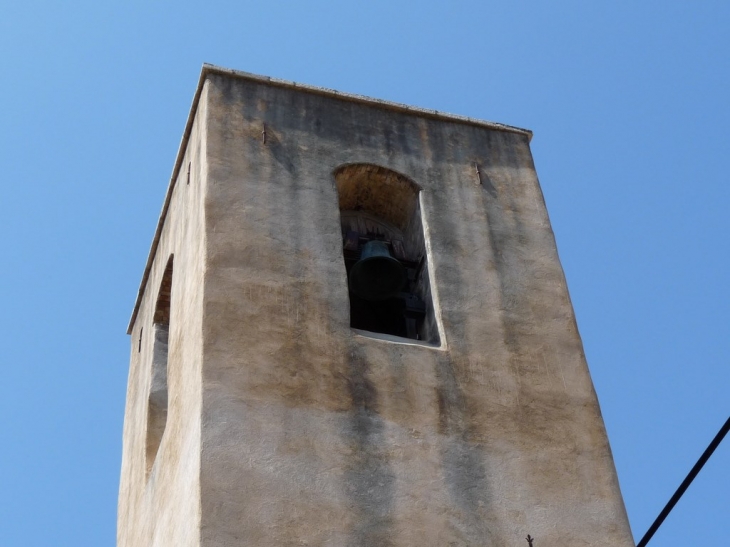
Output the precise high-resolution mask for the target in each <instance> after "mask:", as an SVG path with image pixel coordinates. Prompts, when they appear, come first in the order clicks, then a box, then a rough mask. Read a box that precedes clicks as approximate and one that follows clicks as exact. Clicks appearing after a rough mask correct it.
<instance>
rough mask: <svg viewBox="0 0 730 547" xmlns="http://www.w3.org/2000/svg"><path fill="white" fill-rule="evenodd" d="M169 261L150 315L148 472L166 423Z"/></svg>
mask: <svg viewBox="0 0 730 547" xmlns="http://www.w3.org/2000/svg"><path fill="white" fill-rule="evenodd" d="M172 261H173V257H172V256H170V259H169V260H168V261H167V266H166V267H165V272H164V274H163V275H162V282H161V283H160V290H159V291H158V293H157V304H156V305H155V315H154V318H153V326H154V329H153V337H154V339H153V349H152V379H151V382H150V394H149V402H148V406H147V446H146V455H147V474H148V475H149V472H150V471H151V470H152V466H153V464H154V463H155V458H156V457H157V452H158V450H159V448H160V443H161V442H162V435H163V433H164V432H165V426H166V425H167V355H168V340H169V336H170V297H171V294H172Z"/></svg>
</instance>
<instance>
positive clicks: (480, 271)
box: [122, 74, 633, 547]
mask: <svg viewBox="0 0 730 547" xmlns="http://www.w3.org/2000/svg"><path fill="white" fill-rule="evenodd" d="M206 85H207V87H206V89H207V92H208V95H207V98H208V103H207V104H208V111H207V115H208V123H207V128H208V131H209V132H208V134H207V143H206V144H207V148H206V150H207V161H208V170H207V176H208V181H207V186H206V187H207V192H206V194H205V238H204V239H205V241H206V242H207V245H206V246H205V248H199V247H197V246H199V245H200V244H199V240H201V239H203V238H202V234H199V233H198V232H197V231H195V230H193V229H192V228H191V229H189V232H188V233H183V234H179V235H176V236H175V237H176V239H175V243H176V244H179V245H181V244H182V241H185V242H186V243H185V245H192V246H194V247H196V253H197V252H203V251H204V252H205V256H206V266H205V296H204V306H203V324H202V332H203V343H204V348H203V370H202V374H203V386H202V390H203V403H202V453H201V462H200V464H201V470H200V488H201V492H200V495H201V498H200V499H201V512H202V520H201V526H202V531H201V538H202V540H201V544H202V545H203V546H205V547H213V546H215V547H223V546H226V547H228V546H239V545H251V546H257V547H261V546H269V545H270V546H277V547H278V546H293V545H313V546H314V545H317V546H319V545H321V546H331V547H343V546H353V547H354V546H369V547H370V546H372V547H375V546H378V547H388V546H394V547H395V546H399V547H400V546H421V547H422V546H434V547H436V546H439V547H441V546H477V545H479V546H481V545H490V546H508V545H523V544H525V543H524V542H525V540H524V537H525V536H526V535H527V533H529V534H531V535H532V536H534V537H536V538H538V539H537V541H536V545H538V546H539V547H558V546H559V547H574V546H575V547H577V546H586V545H591V546H609V545H610V546H630V545H632V544H633V543H632V539H631V534H630V530H629V526H628V521H627V518H626V515H625V511H624V507H623V503H622V500H621V495H620V492H619V489H618V483H617V480H616V475H615V470H614V466H613V462H612V458H611V453H610V449H609V446H608V442H607V438H606V433H605V430H604V426H603V422H602V419H601V416H600V411H599V407H598V404H597V401H596V397H595V393H594V390H593V387H592V383H591V380H590V377H589V373H588V369H587V366H586V362H585V358H584V355H583V350H582V345H581V341H580V337H579V334H578V331H577V328H576V324H575V318H574V314H573V311H572V306H571V303H570V299H569V296H568V291H567V288H566V284H565V278H564V275H563V272H562V269H561V266H560V263H559V260H558V256H557V251H556V247H555V242H554V238H553V234H552V231H551V229H550V224H549V220H548V217H547V213H546V210H545V205H544V201H543V198H542V195H541V192H540V188H539V185H538V181H537V177H536V174H535V169H534V166H533V163H532V158H531V154H530V150H529V143H528V138H527V136H526V135H524V134H519V133H516V132H509V131H499V130H495V129H489V128H485V127H480V126H476V125H470V124H467V123H458V122H454V121H451V122H450V121H445V120H438V119H434V118H427V117H419V116H416V115H414V114H410V113H406V112H401V111H396V110H389V109H386V108H382V107H376V106H372V105H366V104H362V103H357V102H353V101H348V100H343V99H341V98H335V97H331V96H326V95H321V94H316V93H311V92H305V91H300V90H296V89H292V88H287V87H282V86H269V85H265V84H262V83H259V82H255V81H252V80H247V79H239V78H234V77H230V76H224V75H220V74H210V75H208V83H207V84H206ZM264 124H265V129H266V142H265V143H264V142H262V141H263V139H262V130H263V128H264ZM355 162H362V163H373V164H377V165H381V166H383V167H386V168H388V169H393V170H395V171H398V172H400V173H403V174H404V175H406V176H407V177H409V178H411V179H412V180H414V181H415V182H416V183H417V184H419V185H420V186H421V187H422V188H423V191H422V193H421V207H422V214H423V220H424V225H425V231H426V235H427V238H428V242H427V245H428V248H429V252H430V256H429V260H430V272H431V282H432V286H433V295H434V299H435V304H436V306H437V309H438V315H439V317H440V321H441V347H440V348H432V347H425V346H422V345H418V344H408V343H393V342H388V341H384V340H378V339H374V338H368V337H365V336H361V335H359V334H357V333H354V332H353V331H352V330H351V329H350V328H349V326H348V325H349V312H348V305H349V304H348V295H347V280H346V275H345V267H344V263H343V259H342V250H341V245H342V243H341V234H340V223H339V217H338V196H337V192H336V189H335V184H334V178H333V176H332V172H333V170H334V169H335V168H337V167H338V166H340V165H342V164H345V163H355ZM474 162H478V164H479V166H480V170H481V176H482V181H483V184H481V185H480V184H478V183H477V180H476V173H475V167H474ZM176 191H180V185H178V189H177V190H176ZM196 230H197V225H196ZM171 233H172V231H171ZM172 247H173V245H172V242H170V243H169V244H168V248H169V249H172ZM183 249H184V247H181V248H180V251H179V252H185V251H183ZM188 252H189V251H188ZM162 255H163V257H164V256H166V255H165V252H163V253H162ZM176 256H177V255H176ZM163 267H164V260H163ZM158 268H159V267H158ZM195 271H196V272H198V271H199V270H197V269H196V270H195ZM159 273H160V272H159V271H158V272H156V274H159ZM175 275H178V271H177V258H176V272H175ZM196 275H199V274H196ZM178 279H179V278H178ZM179 282H181V281H178V280H177V279H176V280H175V283H179ZM150 286H155V284H154V282H151V283H150ZM185 290H193V289H192V288H191V287H186V289H185ZM180 292H181V291H177V292H176V291H175V287H173V299H177V298H180ZM176 294H177V296H175V295H176ZM191 296H192V295H191ZM186 298H188V295H186ZM198 299H199V293H197V292H195V291H194V297H193V298H192V300H193V301H194V302H196V303H197V302H198V301H199V300H198ZM176 302H177V300H176ZM150 305H151V303H150V301H149V300H146V301H145V306H144V310H145V311H144V312H143V313H142V314H141V315H142V316H144V317H145V318H148V317H149V313H150V312H149V310H150ZM189 306H190V307H189V308H188V309H186V311H185V313H186V315H185V320H186V321H191V322H193V323H195V324H196V327H195V328H200V323H199V317H197V316H196V315H195V313H199V311H200V310H199V308H198V307H197V304H193V303H191V304H189ZM174 309H175V308H173V310H174ZM177 309H178V310H180V309H181V308H180V307H179V305H178V308H177ZM173 313H176V312H174V311H173ZM145 321H147V319H145ZM196 322H197V323H196ZM186 328H188V327H186ZM190 328H192V327H190ZM178 336H180V334H178ZM135 340H136V338H135V336H133V343H135ZM171 340H173V339H172V338H171ZM196 350H197V348H196ZM187 359H189V360H193V359H194V356H189V357H187ZM187 366H188V367H189V374H190V376H189V377H188V376H187V374H188V372H187V371H186V380H185V382H189V385H191V386H192V385H193V384H194V383H195V378H194V377H193V375H194V374H196V368H195V365H193V364H192V362H191V363H189V364H188V365H187ZM139 368H140V366H139V365H135V364H134V362H133V372H132V376H131V377H130V386H133V385H137V384H138V383H139V384H140V385H142V384H144V382H145V380H144V378H143V377H142V376H143V374H142V373H141V372H135V370H138V369H139ZM137 375H139V376H140V378H139V379H138V378H137ZM180 381H181V378H180V377H178V380H177V382H180ZM130 389H131V388H130ZM189 401H190V403H191V408H189V409H187V408H186V409H185V410H184V412H183V410H182V405H181V404H180V398H178V403H177V406H176V407H175V408H177V410H176V411H175V413H176V415H177V417H176V422H175V427H176V429H175V431H176V432H178V431H180V432H181V431H185V430H184V429H183V428H182V425H183V424H182V419H183V416H184V417H186V418H185V419H189V420H194V419H195V418H194V413H195V412H196V411H197V409H198V408H199V406H198V405H199V401H198V400H197V399H196V398H195V396H194V395H193V394H192V393H191V394H190V395H189ZM186 404H187V402H186ZM132 418H134V417H132ZM168 427H169V425H168ZM163 445H164V441H163ZM192 445H193V440H192V439H189V440H187V441H185V443H184V446H186V447H192ZM164 449H165V447H164V446H163V450H164ZM167 450H168V454H169V447H168V448H167ZM165 456H166V457H173V456H172V455H167V454H166V455H165ZM177 457H180V455H179V454H178V455H177ZM125 461H126V460H125ZM125 465H126V466H127V467H129V468H130V469H132V468H133V466H132V465H131V464H130V463H129V462H126V463H125ZM176 469H181V467H180V466H179V467H177V468H176ZM185 469H186V470H187V469H189V470H191V472H192V470H193V469H194V465H192V464H191V465H188V466H186V467H185ZM170 478H171V479H172V477H170ZM178 478H179V476H178ZM122 499H126V497H125V495H124V494H123V496H122ZM191 499H192V498H191ZM147 502H148V500H147V498H144V499H142V500H138V499H135V500H130V501H126V502H125V503H126V505H127V506H130V507H134V508H135V509H138V508H140V509H139V511H141V508H143V507H144V508H145V509H146V508H148V507H149V506H148V505H144V504H145V503H147ZM178 517H179V515H174V518H175V519H176V522H181V521H182V520H184V519H178ZM170 518H173V515H170ZM166 525H167V523H166ZM191 526H192V525H191V524H190V523H189V522H188V523H186V524H185V527H186V530H190V529H191ZM170 529H172V526H171V527H170ZM128 544H129V545H133V544H135V543H133V542H129V543H128ZM142 544H145V545H146V543H144V542H143V543H136V545H142ZM173 544H174V545H182V544H187V543H177V542H172V543H168V545H173Z"/></svg>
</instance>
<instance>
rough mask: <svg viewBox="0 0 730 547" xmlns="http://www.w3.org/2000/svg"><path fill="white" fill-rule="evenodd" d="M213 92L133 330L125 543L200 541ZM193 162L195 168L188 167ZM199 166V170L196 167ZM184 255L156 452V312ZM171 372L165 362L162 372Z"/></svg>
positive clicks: (122, 514) (178, 173) (195, 122)
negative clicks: (168, 275)
mask: <svg viewBox="0 0 730 547" xmlns="http://www.w3.org/2000/svg"><path fill="white" fill-rule="evenodd" d="M206 105H207V98H206V91H205V90H204V89H203V90H202V94H201V95H200V99H199V102H198V108H197V111H196V113H195V116H194V118H191V126H190V130H189V134H188V138H186V139H184V141H183V146H182V147H181V150H180V157H179V160H180V165H181V167H180V168H176V169H175V173H174V178H173V181H172V183H171V185H170V190H169V192H168V196H167V199H166V201H165V205H164V207H163V212H162V215H161V219H160V225H159V227H158V237H156V239H155V241H154V242H153V249H152V252H151V254H150V259H149V262H148V268H147V269H146V271H145V276H144V280H143V285H142V290H141V293H140V296H139V299H138V302H137V306H136V307H135V313H134V316H133V318H132V322H131V324H130V328H129V334H130V335H131V361H130V370H129V381H128V388H127V407H126V411H125V416H124V439H123V454H122V472H121V481H120V491H119V509H118V525H117V545H118V546H119V547H143V546H144V547H147V546H151V547H172V546H174V547H198V546H199V545H200V520H201V519H200V480H199V477H200V445H201V443H200V438H201V429H200V428H201V413H202V381H201V379H202V362H203V359H202V357H203V337H202V333H203V289H204V286H205V285H204V265H205V255H206V251H205V215H204V196H205V192H206V188H205V185H206V181H207V180H208V175H207V164H206V161H207V154H206V150H205V147H206V127H205V124H206V119H207V114H206ZM188 166H189V167H190V169H189V170H188ZM188 173H189V175H188ZM171 256H174V260H173V261H172V263H173V269H172V286H171V287H170V288H169V293H170V303H169V310H170V316H169V318H165V321H167V322H168V323H169V338H168V344H167V346H166V347H165V348H163V350H164V351H166V352H167V365H168V366H167V374H166V382H165V383H166V385H167V418H166V423H165V427H164V433H163V434H162V438H161V441H160V442H159V448H158V449H157V451H156V456H155V457H153V458H151V459H150V460H149V461H148V460H147V457H146V456H147V445H148V444H149V441H150V439H149V431H148V429H149V426H148V414H149V406H150V405H149V403H148V401H149V396H150V392H151V389H154V384H155V382H156V381H157V380H159V379H157V378H156V379H154V380H153V378H152V376H153V373H152V371H153V358H155V357H159V355H157V356H156V355H155V354H156V353H157V354H159V352H160V348H159V347H155V334H156V333H157V331H156V330H155V329H156V325H155V321H156V319H155V310H156V307H157V302H158V299H159V296H160V293H161V292H165V288H164V282H163V278H164V275H165V269H166V266H167V264H168V262H169V259H170V257H171ZM162 372H164V368H163V370H162Z"/></svg>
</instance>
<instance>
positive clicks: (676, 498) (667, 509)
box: [636, 418, 730, 547]
mask: <svg viewBox="0 0 730 547" xmlns="http://www.w3.org/2000/svg"><path fill="white" fill-rule="evenodd" d="M728 430H730V418H728V419H727V421H726V422H725V425H723V426H722V427H721V428H720V431H718V432H717V435H715V438H714V439H712V442H711V443H710V445H709V446H708V447H707V449H705V451H704V452H703V453H702V456H700V459H699V460H697V463H696V464H695V465H694V467H693V468H692V470H691V471H690V472H689V474H688V475H687V476H686V477H685V479H684V480H683V481H682V484H680V485H679V488H677V491H676V492H675V493H674V495H673V496H672V498H671V499H670V500H669V501H668V502H667V504H666V505H665V506H664V509H662V512H661V513H659V516H658V517H657V518H656V520H655V521H654V524H652V525H651V526H650V527H649V529H648V530H647V531H646V534H644V537H643V538H641V541H640V542H639V543H637V544H636V547H645V546H646V544H647V543H649V540H650V539H651V538H652V536H653V535H654V533H655V532H656V531H657V530H658V529H659V527H660V526H661V525H662V522H664V519H665V518H667V515H669V512H670V511H671V510H672V509H674V506H675V505H677V502H678V501H679V498H681V497H682V494H684V492H685V490H687V488H689V485H690V484H692V481H693V480H694V478H695V477H696V476H697V473H699V472H700V469H702V467H703V466H704V465H705V463H707V460H709V459H710V456H712V453H713V452H714V451H715V449H716V448H717V445H719V444H720V442H721V441H722V439H723V438H724V437H725V435H726V434H727V432H728Z"/></svg>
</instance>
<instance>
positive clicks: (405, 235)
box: [334, 164, 440, 345]
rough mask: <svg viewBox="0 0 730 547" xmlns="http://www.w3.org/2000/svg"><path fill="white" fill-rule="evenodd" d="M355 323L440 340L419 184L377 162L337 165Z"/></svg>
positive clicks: (404, 335) (378, 330)
mask: <svg viewBox="0 0 730 547" xmlns="http://www.w3.org/2000/svg"><path fill="white" fill-rule="evenodd" d="M334 175H335V181H336V184H337V191H338V195H339V202H340V223H341V228H342V251H343V256H344V260H345V269H346V271H347V281H348V289H349V296H350V326H351V327H352V328H355V329H360V330H363V331H369V332H373V333H382V334H389V335H392V336H399V337H402V338H409V339H411V340H422V341H424V342H427V343H430V344H434V345H438V344H440V339H439V334H438V327H437V323H436V318H435V310H434V306H433V299H432V297H431V283H430V279H429V272H428V259H427V255H426V245H425V238H424V232H423V223H422V219H421V209H420V203H419V191H420V189H419V187H418V185H416V184H415V183H414V182H413V181H411V180H410V179H408V178H407V177H405V176H403V175H401V174H399V173H396V172H394V171H391V170H389V169H385V168H383V167H380V166H377V165H370V164H351V165H345V166H342V167H340V168H338V169H337V170H336V171H335V173H334Z"/></svg>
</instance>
